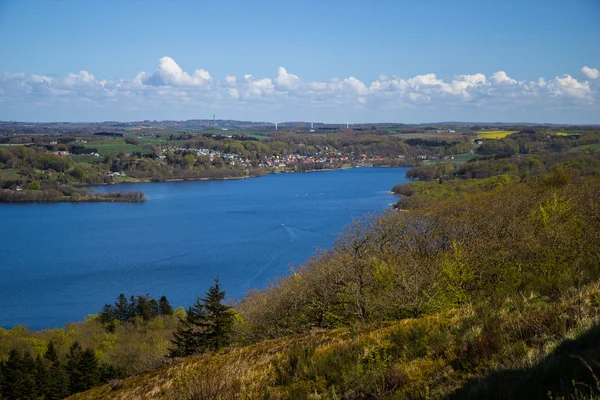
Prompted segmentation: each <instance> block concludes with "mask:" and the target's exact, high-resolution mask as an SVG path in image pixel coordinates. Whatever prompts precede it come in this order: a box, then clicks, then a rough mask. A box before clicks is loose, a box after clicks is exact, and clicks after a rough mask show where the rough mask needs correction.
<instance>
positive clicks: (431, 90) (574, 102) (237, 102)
mask: <svg viewBox="0 0 600 400" xmlns="http://www.w3.org/2000/svg"><path fill="white" fill-rule="evenodd" d="M599 100H600V71H598V69H595V68H591V67H588V66H584V67H583V68H581V71H580V72H579V73H578V74H576V75H575V76H571V75H569V74H564V75H561V76H556V77H553V78H542V77H540V78H539V79H537V80H535V81H527V80H518V79H517V78H516V77H511V76H509V75H508V74H507V73H506V72H505V71H497V72H495V73H493V74H492V75H491V76H489V77H488V76H485V75H484V74H481V73H474V74H472V75H458V76H455V77H453V78H452V79H450V80H443V79H441V78H439V77H438V76H437V75H436V74H434V73H424V74H420V75H416V76H414V77H407V78H403V77H398V76H379V77H378V78H377V79H376V80H373V81H370V82H363V81H361V80H359V79H357V78H355V77H347V78H337V77H334V78H331V79H330V80H328V81H306V80H303V79H301V78H300V77H299V76H298V75H295V74H293V73H291V72H289V71H288V70H287V69H286V68H284V67H279V68H277V69H276V75H274V76H272V77H255V76H253V75H251V74H246V75H244V76H242V77H237V76H232V75H226V76H224V77H223V78H222V79H216V78H213V77H212V76H211V74H210V73H209V72H208V71H206V70H204V69H196V70H194V71H192V72H186V71H183V70H182V68H181V67H180V66H179V65H178V64H177V63H176V62H175V60H173V59H172V58H171V57H166V56H165V57H162V58H160V59H159V60H158V65H157V67H156V70H155V71H154V72H139V73H138V74H137V75H136V76H134V77H133V78H130V79H120V80H118V81H115V80H105V79H99V78H97V77H95V76H94V75H93V74H92V73H90V72H88V71H80V72H79V73H71V74H68V75H67V76H65V77H55V76H44V75H31V74H26V73H23V72H21V73H11V72H3V73H1V74H0V108H4V109H5V112H3V113H0V118H4V119H9V118H11V116H10V115H8V111H6V110H7V109H8V108H13V109H14V108H19V107H20V108H22V109H25V108H27V109H30V110H31V112H34V110H35V109H36V108H37V109H39V107H58V106H60V105H63V106H64V107H69V106H70V105H74V104H76V105H77V106H78V107H82V106H87V107H90V108H94V107H95V108H102V107H115V106H118V107H121V108H123V109H125V110H142V109H146V110H156V109H162V110H164V109H167V110H168V109H173V110H189V111H190V112H193V110H197V109H198V108H199V107H200V108H202V107H206V108H212V109H214V108H219V109H223V110H229V111H231V112H233V111H235V110H239V109H244V110H252V109H259V108H260V109H261V110H263V111H264V110H273V112H275V111H276V110H288V113H293V110H295V109H320V110H322V109H329V110H338V112H337V115H343V113H340V112H339V110H345V113H347V114H348V115H351V114H352V113H353V112H354V111H353V110H371V111H378V112H380V113H381V112H384V111H385V112H387V113H388V114H386V115H394V114H393V112H394V110H406V109H414V108H423V107H426V108H427V109H429V110H432V111H435V110H443V109H447V108H448V107H451V108H453V109H455V110H462V111H463V112H466V111H468V110H487V111H489V112H492V113H493V112H494V110H498V111H503V112H505V111H506V110H521V111H522V110H532V111H536V112H538V113H539V112H540V110H574V111H575V112H577V113H582V112H583V113H588V114H590V113H594V112H599V113H600V107H599V104H600V102H599ZM7 106H11V107H8V108H7ZM590 115H591V114H590ZM462 118H463V119H464V117H462ZM32 119H35V118H32ZM392 119H393V118H390V119H389V120H392Z"/></svg>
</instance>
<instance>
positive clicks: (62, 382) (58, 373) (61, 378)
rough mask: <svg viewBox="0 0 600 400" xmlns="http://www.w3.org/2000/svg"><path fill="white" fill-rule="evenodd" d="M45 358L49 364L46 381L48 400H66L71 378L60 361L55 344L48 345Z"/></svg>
mask: <svg viewBox="0 0 600 400" xmlns="http://www.w3.org/2000/svg"><path fill="white" fill-rule="evenodd" d="M44 358H45V359H46V360H47V362H48V363H49V366H48V375H47V376H48V377H47V380H46V397H45V398H46V400H59V399H64V398H65V397H67V396H68V395H69V376H68V375H67V373H66V372H65V370H64V368H63V365H62V364H61V362H60V360H59V359H58V354H57V353H56V348H55V347H54V343H53V342H50V343H48V348H47V350H46V353H45V354H44Z"/></svg>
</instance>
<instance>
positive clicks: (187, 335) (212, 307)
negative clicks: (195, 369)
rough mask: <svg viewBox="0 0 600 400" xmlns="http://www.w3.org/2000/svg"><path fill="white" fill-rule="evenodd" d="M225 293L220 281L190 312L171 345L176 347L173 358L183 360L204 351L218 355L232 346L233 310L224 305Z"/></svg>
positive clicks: (172, 350)
mask: <svg viewBox="0 0 600 400" xmlns="http://www.w3.org/2000/svg"><path fill="white" fill-rule="evenodd" d="M224 299H225V291H224V290H221V287H220V284H219V278H218V277H217V278H215V285H214V286H211V287H210V288H209V289H208V292H206V295H205V296H204V297H202V298H200V297H199V298H197V299H196V302H195V303H194V305H193V306H191V307H189V308H188V310H187V315H186V317H185V319H181V320H180V321H179V325H178V326H177V329H176V331H175V332H174V333H173V340H172V341H171V342H172V343H173V345H174V347H173V348H172V349H171V351H170V354H169V356H170V357H183V356H189V355H192V354H197V353H200V352H204V351H217V350H219V349H221V348H223V347H225V346H227V345H228V344H229V340H230V338H229V336H230V333H231V329H232V326H233V316H234V314H233V311H232V307H230V306H227V305H225V304H223V300H224Z"/></svg>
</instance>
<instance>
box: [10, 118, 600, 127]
mask: <svg viewBox="0 0 600 400" xmlns="http://www.w3.org/2000/svg"><path fill="white" fill-rule="evenodd" d="M188 121H203V122H212V121H213V119H212V118H188V119H137V120H118V119H107V120H97V121H83V120H82V121H73V120H71V121H68V120H55V121H25V120H3V119H0V123H2V124H5V123H13V124H60V123H64V124H105V123H122V124H128V123H141V122H156V123H160V122H188ZM214 121H216V122H223V121H227V122H229V121H230V122H245V123H252V124H270V125H275V124H278V125H280V126H281V125H285V124H310V123H313V124H323V125H346V124H347V123H348V124H349V125H350V127H352V126H357V125H369V124H377V125H385V124H390V125H408V126H411V125H559V126H587V127H594V126H600V122H599V123H561V122H526V121H506V122H504V121H468V120H465V121H424V122H414V123H412V122H394V121H364V122H323V121H310V120H289V121H263V120H251V119H232V118H220V119H219V118H217V119H215V120H214Z"/></svg>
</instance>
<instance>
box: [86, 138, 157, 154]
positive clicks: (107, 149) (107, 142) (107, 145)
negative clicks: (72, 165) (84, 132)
mask: <svg viewBox="0 0 600 400" xmlns="http://www.w3.org/2000/svg"><path fill="white" fill-rule="evenodd" d="M85 148H91V149H98V153H99V154H100V155H106V154H118V153H135V152H140V153H143V154H145V153H151V152H152V150H150V149H147V148H144V147H141V146H137V145H134V144H128V143H125V140H124V139H104V140H98V141H94V142H88V143H86V144H85Z"/></svg>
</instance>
